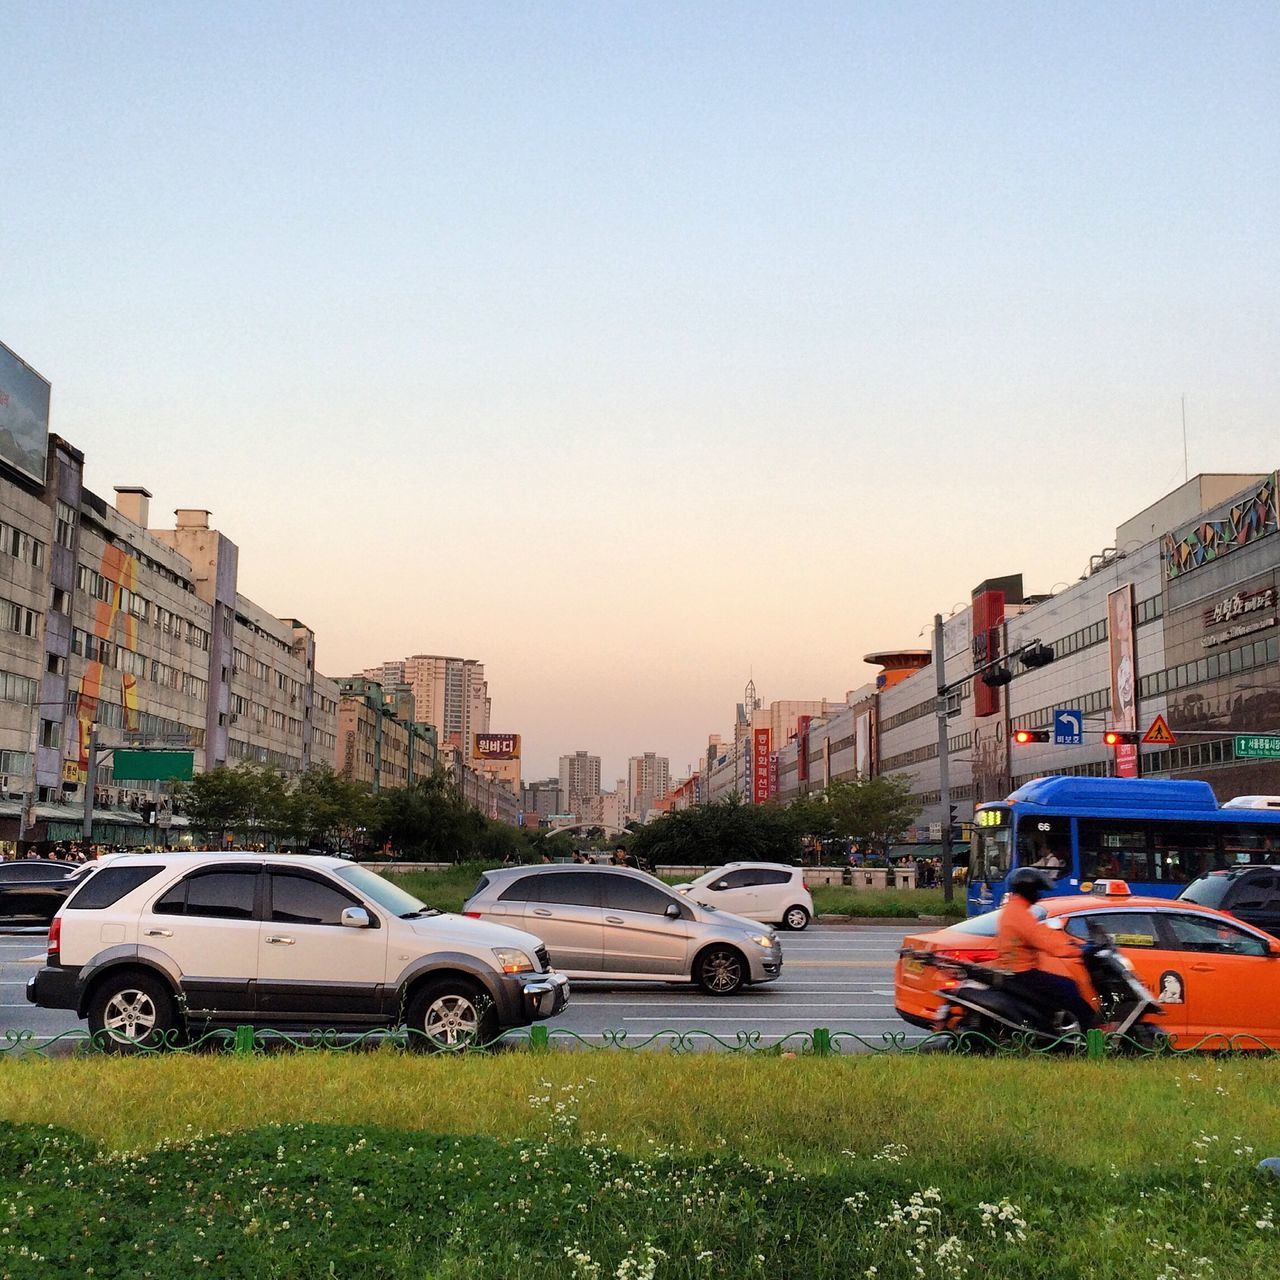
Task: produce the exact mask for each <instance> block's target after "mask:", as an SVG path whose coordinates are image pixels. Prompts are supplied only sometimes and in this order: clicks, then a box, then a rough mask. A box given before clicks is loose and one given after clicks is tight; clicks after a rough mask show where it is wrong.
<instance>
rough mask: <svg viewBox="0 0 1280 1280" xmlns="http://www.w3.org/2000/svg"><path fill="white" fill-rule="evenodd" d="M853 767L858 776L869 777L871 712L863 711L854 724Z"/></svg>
mask: <svg viewBox="0 0 1280 1280" xmlns="http://www.w3.org/2000/svg"><path fill="white" fill-rule="evenodd" d="M853 767H854V770H855V772H856V773H857V775H858V777H859V778H869V777H871V713H870V712H869V711H864V712H863V713H862V715H860V716H859V717H858V720H857V723H856V724H855V726H854V750H853Z"/></svg>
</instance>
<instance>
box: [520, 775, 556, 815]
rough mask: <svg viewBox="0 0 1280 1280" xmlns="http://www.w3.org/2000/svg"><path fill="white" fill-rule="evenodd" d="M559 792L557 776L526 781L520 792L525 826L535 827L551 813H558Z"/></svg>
mask: <svg viewBox="0 0 1280 1280" xmlns="http://www.w3.org/2000/svg"><path fill="white" fill-rule="evenodd" d="M560 794H561V793H560V779H559V778H543V779H541V780H540V781H537V782H526V783H525V784H524V786H523V787H522V788H521V792H520V795H521V808H523V810H524V815H525V816H524V824H525V826H526V827H536V826H538V824H539V823H540V822H542V821H543V820H545V819H547V818H549V817H551V815H552V814H553V813H560V812H561V809H560V805H561V799H560Z"/></svg>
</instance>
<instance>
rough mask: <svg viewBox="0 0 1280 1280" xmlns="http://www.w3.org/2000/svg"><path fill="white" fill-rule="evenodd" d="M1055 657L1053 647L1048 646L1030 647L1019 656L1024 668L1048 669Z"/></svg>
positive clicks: (1037, 645) (1036, 645)
mask: <svg viewBox="0 0 1280 1280" xmlns="http://www.w3.org/2000/svg"><path fill="white" fill-rule="evenodd" d="M1055 656H1056V655H1055V654H1054V652H1053V646H1052V645H1048V644H1033V645H1029V646H1028V647H1027V648H1025V649H1023V651H1022V653H1021V654H1020V655H1019V657H1020V659H1021V661H1022V665H1023V666H1024V667H1047V666H1048V665H1049V663H1051V662H1052V661H1053V659H1054V657H1055Z"/></svg>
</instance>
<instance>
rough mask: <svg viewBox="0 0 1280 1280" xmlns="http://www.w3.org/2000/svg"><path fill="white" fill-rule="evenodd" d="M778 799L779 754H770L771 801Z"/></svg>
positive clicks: (773, 752)
mask: <svg viewBox="0 0 1280 1280" xmlns="http://www.w3.org/2000/svg"><path fill="white" fill-rule="evenodd" d="M777 798H778V753H777V752H776V751H770V752H769V799H770V800H776V799H777Z"/></svg>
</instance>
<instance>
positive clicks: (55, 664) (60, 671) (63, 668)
mask: <svg viewBox="0 0 1280 1280" xmlns="http://www.w3.org/2000/svg"><path fill="white" fill-rule="evenodd" d="M45 665H46V669H47V670H48V671H49V673H50V674H51V675H55V676H65V675H66V674H67V660H66V658H64V657H63V656H62V655H61V654H58V653H51V654H50V655H49V661H48V662H47V663H46V664H45Z"/></svg>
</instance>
